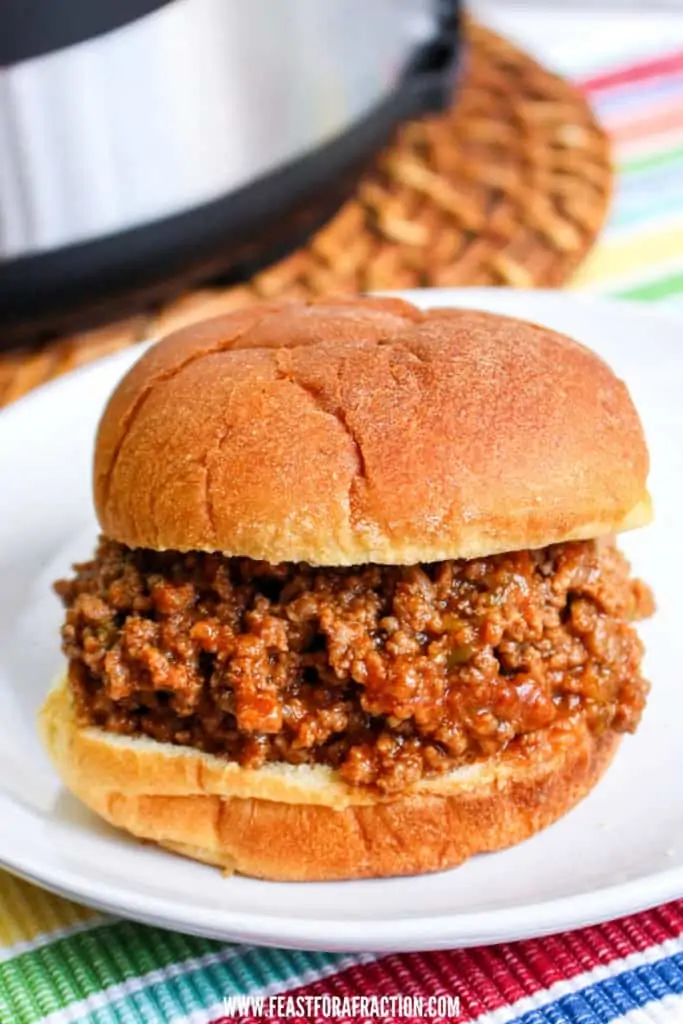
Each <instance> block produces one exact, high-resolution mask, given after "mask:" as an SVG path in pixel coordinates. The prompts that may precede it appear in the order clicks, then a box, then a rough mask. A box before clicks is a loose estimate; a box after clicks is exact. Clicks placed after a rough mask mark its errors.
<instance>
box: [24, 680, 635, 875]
mask: <svg viewBox="0 0 683 1024" xmlns="http://www.w3.org/2000/svg"><path fill="white" fill-rule="evenodd" d="M40 726H41V732H42V736H43V739H44V742H45V744H46V746H47V748H48V750H49V752H50V755H51V757H52V760H53V762H54V764H55V766H56V768H57V771H58V772H59V774H60V776H61V778H62V780H63V781H64V783H65V785H66V786H67V788H68V789H69V790H71V792H72V793H74V794H75V796H77V797H78V798H79V799H80V800H82V801H83V803H85V804H87V805H88V807H90V808H91V809H92V810H93V811H95V812H96V813H97V814H99V815H100V816H101V817H103V818H105V819H106V820H107V821H109V822H111V824H112V825H116V826H118V827H119V828H122V829H125V830H126V831H128V832H131V833H132V834H133V835H135V836H138V837H139V838H141V839H146V840H152V841H154V842H156V843H158V844H159V845H161V846H164V847H166V848H168V849H170V850H173V851H175V852H177V853H181V854H183V855H185V856H187V857H191V858H193V859H194V860H199V861H203V862H205V863H207V864H215V865H218V866H220V867H222V868H224V869H225V870H227V871H238V872H240V873H241V874H244V875H251V876H253V877H256V878H267V879H272V880H276V881H322V880H331V879H343V878H369V877H386V876H390V875H411V874H421V873H423V872H429V871H440V870H443V869H445V868H450V867H454V866H455V865H457V864H461V863H462V862H463V861H465V860H467V858H468V857H470V856H472V854H475V853H483V852H488V851H492V850H500V849H502V848H504V847H506V846H512V845H513V844H514V843H519V842H521V841H522V840H524V839H528V838H529V836H532V835H534V833H536V832H538V831H539V830H540V829H542V828H545V827H546V826H547V825H550V824H551V823H552V822H554V821H556V820H557V819H558V818H560V817H561V816H562V815H563V814H566V812H567V811H568V810H569V809H570V808H571V807H573V806H574V804H576V803H577V802H578V801H579V800H581V799H582V797H584V796H585V795H586V794H587V793H588V792H590V790H591V789H592V788H593V786H594V785H595V784H596V783H597V782H598V780H599V779H600V778H601V776H602V775H603V773H604V772H605V770H606V768H607V766H608V765H609V762H610V760H611V759H612V756H613V754H614V752H615V750H616V748H617V746H618V743H619V737H618V736H617V734H616V733H613V732H607V733H604V734H603V735H601V736H595V735H594V734H592V733H591V732H590V731H589V730H588V729H587V727H586V725H585V723H584V722H583V720H582V719H580V718H577V719H576V720H574V721H572V722H571V723H564V724H563V725H562V726H561V727H557V728H554V729H546V730H544V731H543V732H542V733H539V734H537V735H536V736H535V737H534V738H533V739H531V740H529V741H528V742H527V745H526V748H525V750H524V751H523V752H519V751H517V752H515V753H509V752H506V753H504V754H502V755H498V756H496V757H495V758H489V759H487V760H486V761H483V762H481V764H475V765H470V766H468V767H466V768H463V769H459V770H457V771H454V772H451V773H450V774H448V775H445V776H441V777H440V778H439V779H437V780H430V781H427V782H425V783H423V784H422V785H421V786H419V787H416V788H415V789H413V790H411V791H410V792H409V793H407V794H401V796H399V797H397V798H395V799H386V798H384V799H383V798H380V797H373V796H371V795H369V794H367V793H365V792H362V791H361V792H358V791H354V790H353V788H352V787H347V786H345V785H344V784H343V783H340V782H339V780H338V778H337V777H336V773H335V772H334V771H332V770H331V769H329V768H325V767H321V766H313V767H309V766H300V767H291V766H288V765H277V766H268V768H266V769H260V770H258V771H254V770H251V771H249V770H247V769H242V768H240V767H239V766H237V765H234V764H228V763H226V762H225V761H222V760H221V759H220V758H217V757H213V756H211V755H207V754H203V753H201V752H200V751H197V750H193V749H191V748H189V747H174V746H171V745H169V744H164V743H156V742H154V741H152V740H149V739H144V738H140V739H138V738H134V737H133V738H131V737H122V736H117V735H113V734H110V733H107V732H105V731H103V730H101V729H96V728H93V727H82V726H80V725H79V724H78V723H77V721H76V716H75V713H74V708H73V704H72V701H71V695H70V692H69V688H68V684H67V683H66V682H63V683H62V684H60V685H59V686H58V687H57V688H55V689H54V690H52V691H51V692H50V694H49V695H48V697H47V699H46V701H45V704H44V706H43V708H42V711H41V717H40ZM235 792H239V793H240V795H239V796H237V795H234V794H235ZM250 793H251V794H253V795H249V794H250ZM264 793H266V794H268V798H264ZM274 793H279V794H280V795H279V797H278V799H272V795H273V794H274ZM356 798H357V799H356Z"/></svg>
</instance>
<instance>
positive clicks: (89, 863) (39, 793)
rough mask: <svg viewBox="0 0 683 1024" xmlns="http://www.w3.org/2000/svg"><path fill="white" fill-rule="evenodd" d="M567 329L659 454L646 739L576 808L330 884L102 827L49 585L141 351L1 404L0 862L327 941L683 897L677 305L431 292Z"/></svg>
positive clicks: (261, 932) (129, 906) (420, 939)
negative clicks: (240, 866) (399, 874)
mask: <svg viewBox="0 0 683 1024" xmlns="http://www.w3.org/2000/svg"><path fill="white" fill-rule="evenodd" d="M409 297H411V298H414V299H415V300H416V301H419V302H420V303H422V304H425V305H434V304H440V305H444V304H449V305H468V306H475V307H480V308H487V309H493V310H497V311H500V312H508V313H512V314H515V315H521V316H524V317H527V318H529V319H533V320H537V321H540V322H542V323H545V324H548V325H550V326H553V327H555V328H560V329H562V330H565V331H566V332H568V333H570V334H572V335H574V336H575V337H577V338H579V339H580V340H581V341H583V342H585V343H586V344H588V345H590V346H592V347H593V348H595V349H596V350H597V351H598V352H599V353H600V354H601V355H603V356H604V357H605V358H606V359H607V360H608V361H609V362H610V363H611V364H612V365H613V366H614V368H615V369H616V370H617V372H618V373H619V374H620V375H621V376H622V377H624V378H625V379H626V381H627V382H628V384H629V386H630V387H631V390H632V393H633V396H634V399H635V401H636V404H637V406H638V408H639V409H640V412H641V414H642V417H643V420H644V423H645V428H646V432H647V436H648V440H649V444H650V449H651V453H652V460H653V469H652V476H651V484H652V491H653V495H654V499H655V504H656V507H657V519H656V523H655V525H653V526H652V527H650V528H648V529H646V530H643V531H641V532H639V533H635V534H631V535H628V536H625V537H624V538H623V544H624V547H625V549H626V551H627V553H628V555H629V556H630V557H631V559H632V561H633V563H634V567H635V570H636V571H637V572H639V573H641V574H642V575H643V576H646V577H647V579H648V581H649V582H650V583H651V584H652V585H653V587H654V589H655V592H656V595H657V599H658V602H659V610H658V612H657V615H656V616H655V618H654V619H653V620H652V621H650V622H648V623H646V624H645V625H644V626H643V627H642V634H643V636H644V638H645V642H646V644H647V648H648V654H647V660H646V670H647V674H648V676H649V678H650V679H652V681H653V683H654V686H653V691H652V696H651V700H650V704H649V707H648V710H647V712H646V715H645V718H644V721H643V724H642V726H641V729H640V731H639V732H638V734H637V736H635V737H633V738H631V737H629V738H627V739H626V740H625V742H624V743H623V744H622V747H621V750H620V752H619V754H618V756H617V759H616V762H615V764H614V766H613V767H612V769H611V771H610V772H609V773H608V775H607V777H606V778H605V779H604V780H603V782H602V783H601V784H600V785H599V786H598V788H597V789H596V790H595V792H594V793H593V794H592V795H591V796H590V797H589V798H588V799H587V800H585V801H584V802H583V803H582V804H581V805H580V806H579V807H578V808H576V809H575V810H574V811H573V812H572V813H571V814H569V815H568V816H567V817H566V818H565V819H564V820H563V821H561V822H559V823H558V824H557V825H554V826H553V827H552V828H550V829H548V830H547V831H545V832H543V833H542V834H540V835H538V836H535V837H534V838H533V839H531V840H530V841H528V842H526V843H524V844H522V845H520V846H518V847H516V848H514V849H512V850H508V851H505V852H503V853H498V854H492V855H488V856H482V857H478V858H475V859H473V860H472V861H470V862H469V863H468V864H466V865H465V866H464V867H461V868H458V869H457V870H455V871H449V872H445V873H442V874H436V875H430V876H426V877H422V878H408V879H391V880H386V881H361V882H341V883H339V882H338V883H333V884H308V885H298V884H296V885H295V884H274V883H269V882H259V881H254V880H250V879H245V878H230V879H226V878H223V877H222V876H221V874H220V873H219V872H218V871H216V870H214V869H212V868H209V867H204V866H201V865H199V864H194V863H192V862H190V861H187V860H184V859H182V858H180V857H175V856H173V855H172V854H169V853H165V852H162V851H160V850H157V849H155V848H153V847H149V846H143V845H140V844H138V843H136V842H135V841H134V840H132V839H129V838H127V837H126V836H124V835H120V834H118V833H117V832H115V831H114V830H113V829H111V828H109V827H108V826H106V825H105V824H103V823H102V822H100V821H99V820H97V819H96V818H95V817H94V816H92V815H91V814H90V813H89V812H87V811H86V810H85V809H84V808H82V807H81V806H80V805H79V804H78V803H77V802H76V801H75V800H73V799H72V798H71V797H69V796H68V795H67V794H66V793H65V792H64V791H63V790H62V789H61V787H60V785H59V783H58V782H57V780H56V779H55V777H54V774H53V772H52V771H51V769H50V766H49V763H48V761H47V759H46V757H45V756H44V754H43V753H42V750H41V748H40V745H39V743H38V740H37V738H36V734H35V728H34V720H35V715H36V710H37V708H38V705H39V703H40V701H41V699H42V697H43V695H44V693H45V692H46V690H47V688H48V685H49V683H50V681H51V680H52V678H53V677H54V676H55V674H56V673H57V672H58V671H59V668H60V664H61V657H60V653H59V644H58V627H59V623H60V618H61V610H60V607H59V605H58V602H57V600H56V598H54V597H53V596H52V594H51V592H50V583H51V581H52V580H53V579H55V578H56V577H57V576H58V575H59V574H60V573H63V572H64V571H66V570H67V569H68V566H69V563H70V561H71V560H72V559H78V558H85V557H87V556H88V555H89V553H90V551H91V548H92V545H93V542H94V540H95V536H96V525H95V522H94V519H93V516H92V512H91V506H90V459H91V450H92V441H93V432H94V428H95V424H96V421H97V418H98V415H99V413H100V410H101V408H102V406H103V403H104V401H105V400H106V398H107V396H108V394H109V392H110V391H111V389H112V387H113V386H114V384H115V383H116V381H117V380H118V378H119V377H120V376H121V374H122V373H123V371H124V370H126V369H127V367H128V366H129V365H130V363H131V362H132V361H133V360H134V359H136V358H137V356H138V355H139V353H140V350H139V349H136V350H134V351H130V352H125V353H122V354H120V355H117V356H115V357H112V358H109V359H106V360H104V361H102V362H100V363H98V364H95V365H93V366H90V367H86V368H85V369H83V370H80V371H78V372H77V373H74V374H72V375H71V376H68V377H65V378H63V379H61V380H58V381H56V382H54V383H51V384H49V385H48V386H46V387H44V388H42V389H40V390H39V391H37V392H35V393H34V394H32V395H30V396H29V397H28V398H26V399H24V400H23V401H21V402H19V403H17V404H16V405H15V406H13V407H11V408H10V409H9V410H7V411H6V412H4V413H2V414H1V415H0V863H2V864H4V865H6V866H7V867H8V868H10V869H11V870H12V871H15V872H17V873H18V874H21V875H24V876H25V877H27V878H30V879H33V880H34V881H36V882H38V883H39V884H40V885H44V886H45V887H47V888H49V889H53V890H55V891H57V892H60V893H62V894H66V895H69V896H72V897H73V898H75V899H77V900H81V901H83V902H84V903H89V904H92V905H93V906H97V907H100V908H103V909H106V910H110V911H114V912H116V913H119V914H122V915H125V916H129V917H132V918H137V919H139V920H143V921H148V922H153V923H155V924H160V925H164V926H168V927H172V928H176V929H179V930H184V931H188V932H197V933H200V934H202V935H207V936H213V937H216V938H222V939H234V940H242V941H249V942H256V943H267V944H273V945H283V946H299V947H303V948H309V949H313V948H320V949H326V950H339V949H345V950H371V951H380V950H397V949H400V950H408V949H428V948H436V947H440V946H441V947H453V946H458V945H463V946H464V945H472V944H476V943H490V942H498V941H501V940H506V939H515V938H522V937H525V936H530V935H540V934H543V933H548V932H552V931H558V930H561V929H565V928H571V927H575V926H580V925H585V924H589V923H595V922H597V921H599V920H604V919H608V918H613V917H616V916H618V915H620V914H624V913H627V912H631V911H634V910H638V909H642V908H644V907H647V906H651V905H653V904H656V903H660V902H664V901H665V900H668V899H672V898H674V897H680V896H683V813H682V806H681V805H682V795H681V780H683V676H682V666H683V625H682V623H681V616H682V614H683V601H682V600H681V591H682V589H683V529H682V528H681V524H680V515H681V507H683V387H682V385H683V320H675V319H672V318H671V319H670V318H668V317H666V316H664V314H662V313H659V312H651V311H646V310H642V309H639V308H635V307H633V306H629V305H617V304H609V303H607V302H601V301H597V300H593V299H587V298H583V297H578V296H575V295H567V294H560V293H524V292H505V291H477V290H473V291H469V290H461V291H438V292H431V293H430V292H423V293H418V294H416V295H412V296H409Z"/></svg>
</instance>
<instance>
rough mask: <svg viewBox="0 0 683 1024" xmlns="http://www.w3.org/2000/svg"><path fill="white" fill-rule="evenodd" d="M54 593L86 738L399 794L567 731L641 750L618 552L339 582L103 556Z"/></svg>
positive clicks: (242, 566)
mask: <svg viewBox="0 0 683 1024" xmlns="http://www.w3.org/2000/svg"><path fill="white" fill-rule="evenodd" d="M55 588H56V590H57V593H58V594H59V595H60V597H61V599H62V601H63V603H64V605H65V607H66V621H65V623H64V626H63V629H62V637H63V649H64V652H65V653H66V655H67V657H68V658H69V662H70V668H69V678H70V685H71V687H72V691H73V694H74V697H75V701H76V707H77V711H78V715H79V718H80V720H81V721H82V722H87V723H91V724H94V725H97V726H100V727H102V728H104V729H106V730H109V731H111V732H115V733H122V734H126V735H145V736H149V737H152V738H153V739H155V740H159V741H162V742H168V743H175V744H185V745H188V746H191V747H196V748H199V749H201V750H204V751H207V752H209V753H212V754H217V755H219V756H221V757H225V758H227V759H229V760H234V761H238V762H239V763H240V764H242V765H244V766H247V767H251V768H256V767H260V766H262V765H263V764H265V763H266V762H270V761H279V762H287V763H289V764H313V763H315V764H324V765H330V766H332V767H334V768H337V769H339V771H340V774H341V777H342V778H343V779H344V780H346V782H348V783H350V784H352V785H354V786H363V787H371V788H372V789H373V790H375V791H377V792H380V793H384V794H392V793H397V792H400V791H401V790H403V789H405V788H406V787H407V786H409V785H412V784H413V783H415V782H417V781H418V780H420V779H421V778H422V777H424V776H432V775H436V774H439V773H441V772H444V771H447V770H450V769H452V768H454V767H457V766H459V765H462V764H465V763H468V762H471V761H474V760H477V759H481V758H486V757H489V756H491V755H493V754H495V753H496V752H498V751H500V750H502V749H503V748H505V747H507V746H509V745H510V744H514V743H516V742H521V741H522V740H523V738H524V737H528V736H529V735H530V734H533V733H534V732H537V731H538V730H542V729H545V728H547V727H548V726H550V725H552V724H555V723H558V722H559V721H560V720H562V719H566V718H568V717H569V716H576V715H577V714H581V715H582V716H584V718H585V721H586V723H587V725H588V727H589V728H590V729H591V730H593V731H594V732H596V733H599V732H602V731H604V730H607V729H613V730H616V731H619V732H632V731H633V730H634V729H635V728H636V726H637V724H638V721H639V719H640V715H641V712H642V710H643V707H644V704H645V699H646V695H647V691H648V684H647V683H646V682H645V681H644V680H643V679H642V677H641V674H640V662H641V656H642V646H641V643H640V640H639V639H638V636H637V634H636V632H635V630H634V628H633V626H632V625H631V623H632V622H633V621H634V620H637V619H639V618H643V617H645V616H647V615H649V614H650V613H651V612H652V610H653V602H652V597H651V595H650V592H649V590H648V589H647V587H646V586H645V585H644V584H642V583H641V582H640V581H638V580H633V579H632V578H631V577H630V575H629V566H628V563H627V562H626V560H625V559H624V557H623V556H622V555H621V553H620V552H619V551H618V550H617V548H616V547H615V545H614V544H613V542H612V541H611V540H608V541H582V542H577V543H566V544H557V545H554V546H552V547H548V548H545V549H543V550H538V551H518V552H513V553H509V554H503V555H495V556H491V557H488V558H479V559H474V560H471V561H446V562H439V563H435V564H431V565H415V566H409V567H396V566H380V565H367V566H360V567H354V568H343V569H338V568H313V567H310V566H308V565H304V564H281V565H270V564H267V563H264V562H257V561H252V560H250V559H247V558H226V557H223V556H221V555H217V554H203V553H190V554H179V553H177V552H154V551H148V550H131V549H129V548H126V547H124V546H123V545H121V544H117V543H115V542H113V541H111V540H108V539H106V538H103V539H102V540H101V541H100V544H99V547H98V549H97V552H96V555H95V557H94V559H93V560H92V561H90V562H87V563H85V564H82V565H78V566H75V575H74V577H73V578H72V579H69V580H63V581H60V582H58V583H57V584H56V585H55Z"/></svg>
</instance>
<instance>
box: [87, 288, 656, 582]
mask: <svg viewBox="0 0 683 1024" xmlns="http://www.w3.org/2000/svg"><path fill="white" fill-rule="evenodd" d="M647 472H648V456H647V450H646V446H645V442H644V439H643V433H642V429H641V425H640V422H639V419H638V415H637V413H636V411H635V409H634V407H633V404H632V402H631V399H630V397H629V394H628V391H627V389H626V387H625V385H624V384H623V383H622V382H621V381H620V380H618V379H617V378H616V377H615V376H614V374H613V373H612V371H611V370H610V369H609V367H608V366H607V365H606V364H605V363H603V362H602V360H600V359H599V358H598V357H597V356H596V355H594V354H593V353H592V352H590V351H589V350H588V349H586V348H584V347H583V346H581V345H579V344H577V343H575V342H573V341H571V340H570V339H569V338H566V337H564V336H562V335H560V334H556V333H554V332H552V331H550V330H548V329H546V328H544V327H539V326H536V325H534V324H529V323H525V322H523V321H520V320H514V319H510V318H508V317H501V316H495V315H493V314H488V313H479V312H472V311H468V310H453V309H451V310H439V309H434V310H431V311H429V312H427V313H422V312H420V311H419V310H417V309H416V308H415V307H413V306H411V305H409V304H407V303H404V302H401V301H399V300H397V299H353V300H334V301H333V300H330V301H328V302H325V303H312V304H308V305H299V304H289V305H283V304H266V305H263V306H261V307H255V308H250V309H248V310H244V311H240V312H237V313H234V314H231V315H229V316H223V317H219V318H217V319H214V320H210V321H206V322H204V323H202V324H196V325H193V326H191V327H189V328H185V329H184V330H181V331H179V332H178V333H176V334H174V335H171V336H170V337H168V338H167V339H166V340H164V341H162V342H160V343H159V344H158V345H156V346H154V347H153V348H151V349H150V350H149V351H148V352H147V353H146V354H145V355H144V356H143V357H142V359H140V361H139V362H138V363H137V364H136V365H135V366H134V367H133V368H132V369H131V371H130V372H129V373H128V375H127V376H126V377H125V378H124V380H123V381H122V383H121V384H120V385H119V387H118V388H117V390H116V391H115V393H114V394H113V396H112V398H111V400H110V402H109V404H108V406H107V408H106V410H105V412H104V415H103V418H102V421H101V424H100V428H99V434H98V439H97V449H96V456H95V504H96V509H97V513H98V516H99V520H100V524H101V526H102V529H103V531H104V532H105V533H106V534H107V535H108V536H109V537H112V538H113V539H115V540H117V541H120V542H122V543H125V544H128V545H130V546H132V547H148V548H154V549H168V548H170V549H178V550H183V551H186V550H217V551H221V552H223V553H224V554H226V555H244V556H249V557H251V558H256V559H266V560H268V561H270V562H281V561H292V562H297V561H305V562H309V563H312V564H317V565H350V564H361V563H367V562H377V563H389V564H392V563H393V564H411V563H416V562H431V561H438V560H441V559H446V558H473V557H477V556H481V555H488V554H493V553H496V552H501V551H508V550H515V549H521V548H538V547H543V546H545V545H547V544H550V543H554V542H560V541H566V540H573V539H583V538H590V537H597V536H600V535H603V534H607V533H613V532H618V531H621V530H625V529H629V528H631V527H634V526H639V525H643V524H644V523H645V522H647V521H648V520H649V518H650V502H649V498H648V495H647V491H646V477H647Z"/></svg>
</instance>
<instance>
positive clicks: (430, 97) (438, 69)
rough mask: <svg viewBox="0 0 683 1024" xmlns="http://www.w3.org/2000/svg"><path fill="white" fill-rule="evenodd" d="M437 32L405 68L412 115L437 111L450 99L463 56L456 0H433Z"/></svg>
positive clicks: (459, 10) (459, 9) (442, 108)
mask: <svg viewBox="0 0 683 1024" xmlns="http://www.w3.org/2000/svg"><path fill="white" fill-rule="evenodd" d="M435 4H436V21H437V31H436V34H435V36H434V38H433V39H431V40H430V41H429V42H428V43H426V44H425V45H424V46H423V47H422V48H421V49H420V51H419V52H418V53H417V54H416V56H415V57H414V58H413V60H412V61H411V63H410V66H409V68H408V69H407V72H406V75H407V83H406V84H407V85H408V87H409V90H410V98H411V107H412V109H411V112H410V113H411V115H418V114H426V113H439V112H441V111H443V110H446V109H447V108H448V107H449V106H450V104H451V102H452V100H453V90H454V88H455V84H456V81H457V77H458V71H459V69H460V63H461V56H462V13H461V4H460V2H459V0H435Z"/></svg>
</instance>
